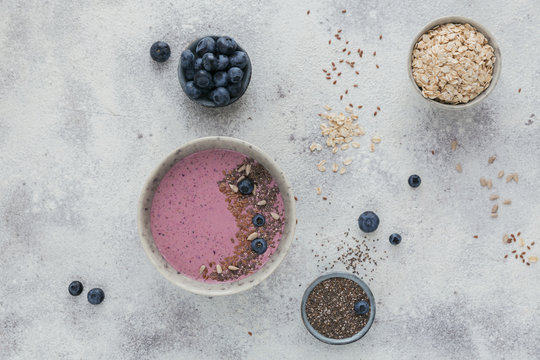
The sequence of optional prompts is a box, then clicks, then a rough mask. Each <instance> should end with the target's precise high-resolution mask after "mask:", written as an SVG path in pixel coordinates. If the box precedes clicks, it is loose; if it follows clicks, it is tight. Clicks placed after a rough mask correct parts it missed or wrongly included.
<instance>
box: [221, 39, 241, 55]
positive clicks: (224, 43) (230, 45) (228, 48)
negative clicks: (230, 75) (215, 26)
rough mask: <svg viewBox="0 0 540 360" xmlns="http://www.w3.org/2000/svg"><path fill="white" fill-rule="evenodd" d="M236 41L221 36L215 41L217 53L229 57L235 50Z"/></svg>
mask: <svg viewBox="0 0 540 360" xmlns="http://www.w3.org/2000/svg"><path fill="white" fill-rule="evenodd" d="M237 46H238V45H237V44H236V41H234V40H233V39H231V38H230V37H228V36H222V37H220V38H219V39H217V41H216V47H217V51H219V52H220V53H222V54H225V55H231V54H232V53H234V51H235V50H236V47H237Z"/></svg>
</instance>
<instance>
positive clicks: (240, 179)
mask: <svg viewBox="0 0 540 360" xmlns="http://www.w3.org/2000/svg"><path fill="white" fill-rule="evenodd" d="M245 178H246V177H245V176H244V175H242V176H240V177H239V178H238V180H237V181H238V182H240V181H242V180H244V179H245Z"/></svg>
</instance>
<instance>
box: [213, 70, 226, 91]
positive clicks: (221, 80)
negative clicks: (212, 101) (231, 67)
mask: <svg viewBox="0 0 540 360" xmlns="http://www.w3.org/2000/svg"><path fill="white" fill-rule="evenodd" d="M228 83H229V75H227V73H226V72H225V71H218V72H216V73H215V74H214V85H216V86H217V87H226V86H227V84H228Z"/></svg>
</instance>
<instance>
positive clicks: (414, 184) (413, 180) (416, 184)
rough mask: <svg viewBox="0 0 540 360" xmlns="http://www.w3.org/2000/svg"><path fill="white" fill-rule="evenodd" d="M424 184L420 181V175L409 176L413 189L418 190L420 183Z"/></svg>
mask: <svg viewBox="0 0 540 360" xmlns="http://www.w3.org/2000/svg"><path fill="white" fill-rule="evenodd" d="M421 182H422V179H420V176H418V175H411V176H409V185H410V186H411V187H413V188H417V187H419V186H420V183H421Z"/></svg>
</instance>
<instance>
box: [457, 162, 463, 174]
mask: <svg viewBox="0 0 540 360" xmlns="http://www.w3.org/2000/svg"><path fill="white" fill-rule="evenodd" d="M456 170H457V172H458V173H460V172H463V168H462V167H461V164H460V163H457V164H456Z"/></svg>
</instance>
